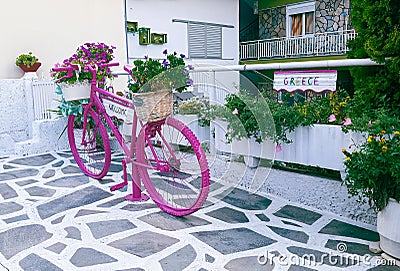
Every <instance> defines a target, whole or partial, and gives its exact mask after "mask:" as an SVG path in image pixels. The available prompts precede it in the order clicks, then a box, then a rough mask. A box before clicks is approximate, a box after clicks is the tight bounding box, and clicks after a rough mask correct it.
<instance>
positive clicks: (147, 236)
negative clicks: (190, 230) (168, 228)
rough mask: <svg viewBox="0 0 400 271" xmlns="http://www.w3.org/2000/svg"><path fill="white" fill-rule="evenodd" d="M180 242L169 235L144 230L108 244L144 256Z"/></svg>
mask: <svg viewBox="0 0 400 271" xmlns="http://www.w3.org/2000/svg"><path fill="white" fill-rule="evenodd" d="M178 242H179V239H176V238H173V237H170V236H167V235H163V234H159V233H155V232H151V231H144V232H140V233H136V234H133V235H131V236H128V237H126V238H123V239H120V240H117V241H113V242H111V243H109V244H108V245H109V246H112V247H114V248H117V249H120V250H122V251H125V252H127V253H130V254H133V255H136V256H139V257H141V258H144V257H147V256H150V255H153V254H155V253H157V252H160V251H162V250H164V249H166V248H167V247H170V246H172V245H173V244H176V243H178Z"/></svg>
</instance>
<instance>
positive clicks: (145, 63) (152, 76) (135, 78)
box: [128, 50, 193, 94]
mask: <svg viewBox="0 0 400 271" xmlns="http://www.w3.org/2000/svg"><path fill="white" fill-rule="evenodd" d="M163 54H164V56H165V58H164V59H153V58H150V57H147V56H146V57H145V58H144V60H142V59H137V60H135V61H134V62H133V64H134V67H133V69H132V73H131V80H130V81H129V84H128V88H129V90H130V93H131V94H132V93H144V92H153V91H157V90H161V89H171V90H172V89H174V90H176V91H178V92H182V91H184V90H186V89H187V88H188V87H189V86H191V85H192V84H193V81H192V79H190V76H189V70H191V69H193V67H192V66H191V65H188V66H186V65H185V61H184V58H185V55H183V54H180V55H179V56H178V55H177V53H176V52H174V53H172V54H168V52H167V50H164V52H163Z"/></svg>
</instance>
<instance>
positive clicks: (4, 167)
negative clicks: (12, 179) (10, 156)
mask: <svg viewBox="0 0 400 271" xmlns="http://www.w3.org/2000/svg"><path fill="white" fill-rule="evenodd" d="M12 168H15V167H14V166H11V165H7V164H5V165H3V169H12Z"/></svg>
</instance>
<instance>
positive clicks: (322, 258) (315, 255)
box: [286, 246, 358, 269]
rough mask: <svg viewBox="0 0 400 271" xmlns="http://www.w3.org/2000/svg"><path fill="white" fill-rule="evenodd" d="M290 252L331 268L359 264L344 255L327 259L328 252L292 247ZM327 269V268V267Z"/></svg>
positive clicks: (330, 256) (331, 256)
mask: <svg viewBox="0 0 400 271" xmlns="http://www.w3.org/2000/svg"><path fill="white" fill-rule="evenodd" d="M286 249H287V250H288V251H289V252H291V253H293V254H296V255H297V256H299V257H301V258H302V259H305V260H307V259H310V258H311V259H315V262H317V263H318V264H321V263H324V264H326V265H329V266H335V267H340V268H343V267H349V266H353V265H356V264H358V262H357V261H356V260H355V259H354V258H351V257H350V258H348V259H345V257H344V256H343V255H340V254H337V255H335V254H332V255H329V257H327V255H328V254H327V253H326V252H321V251H319V250H314V249H309V248H303V247H296V246H290V247H287V248H286ZM325 269H326V267H325Z"/></svg>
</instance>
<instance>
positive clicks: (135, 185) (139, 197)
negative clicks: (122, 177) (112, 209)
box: [125, 164, 149, 201]
mask: <svg viewBox="0 0 400 271" xmlns="http://www.w3.org/2000/svg"><path fill="white" fill-rule="evenodd" d="M140 188H141V183H140V176H139V173H138V169H137V166H136V165H134V164H132V194H129V195H126V196H125V199H126V200H129V201H146V200H148V199H149V196H147V195H146V194H144V193H142V191H141V189H140Z"/></svg>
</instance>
